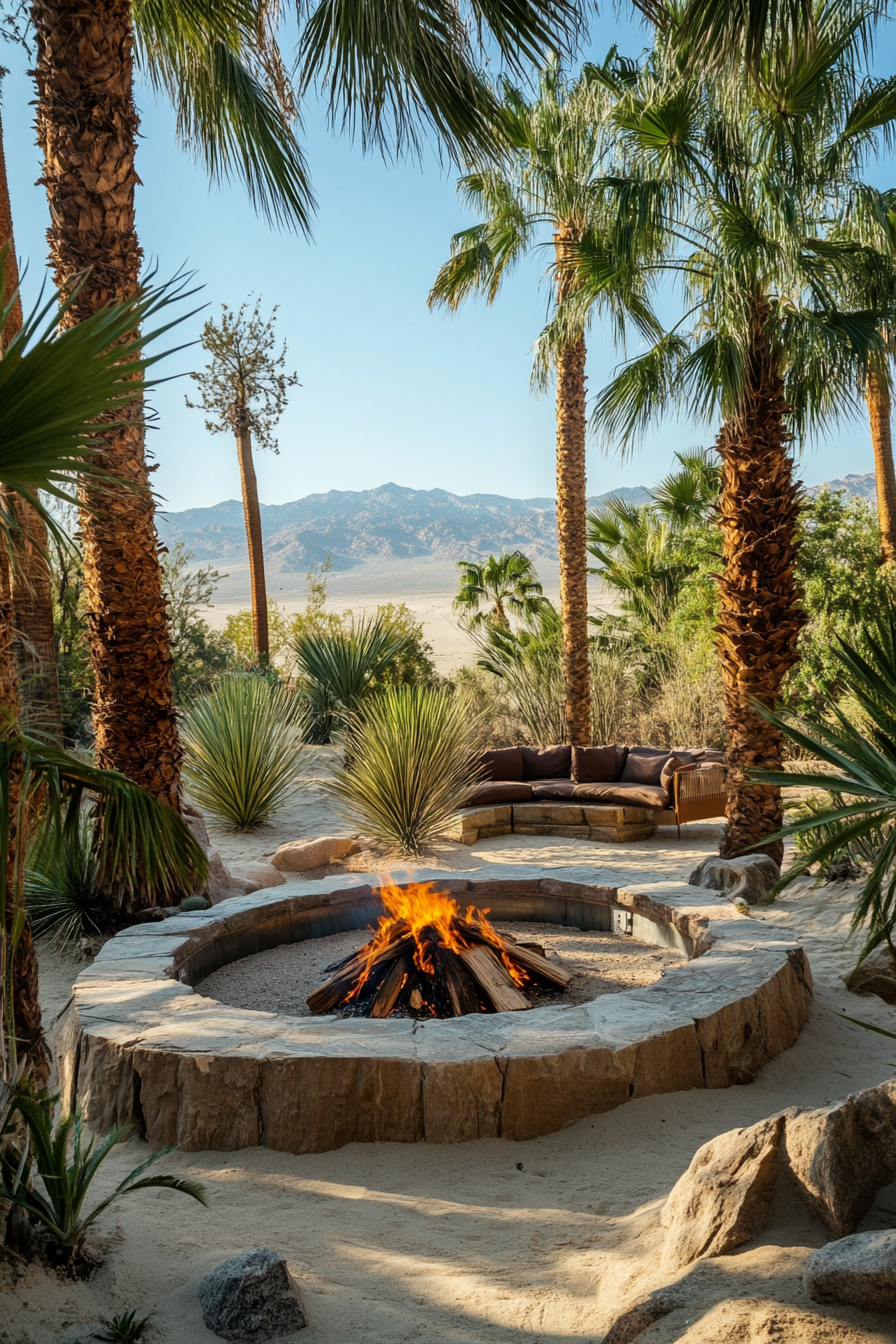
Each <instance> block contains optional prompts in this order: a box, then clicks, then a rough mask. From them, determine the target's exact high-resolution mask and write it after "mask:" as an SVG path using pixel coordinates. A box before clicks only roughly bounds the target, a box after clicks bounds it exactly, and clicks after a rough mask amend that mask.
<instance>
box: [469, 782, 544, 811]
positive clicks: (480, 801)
mask: <svg viewBox="0 0 896 1344" xmlns="http://www.w3.org/2000/svg"><path fill="white" fill-rule="evenodd" d="M531 800H532V786H531V785H530V784H523V783H521V782H517V781H516V780H512V779H501V780H486V781H485V782H484V783H482V784H477V785H476V788H475V789H474V790H473V792H472V793H471V794H470V797H469V798H468V799H467V801H466V802H465V803H464V807H491V806H492V804H493V803H528V802H531Z"/></svg>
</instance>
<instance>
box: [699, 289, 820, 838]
mask: <svg viewBox="0 0 896 1344" xmlns="http://www.w3.org/2000/svg"><path fill="white" fill-rule="evenodd" d="M764 318H765V311H764V310H763V308H762V307H761V306H759V307H757V314H756V318H755V323H754V337H753V349H752V355H751V361H750V368H749V373H748V385H747V388H746V391H745V394H744V404H743V409H742V411H741V413H740V414H739V415H738V416H736V417H733V418H731V419H730V420H728V421H727V422H726V423H725V424H724V425H723V427H722V430H721V433H720V434H719V437H718V439H717V441H716V447H717V448H718V451H719V454H720V456H721V458H722V463H723V466H722V490H721V495H720V499H719V509H720V515H719V525H720V527H721V531H722V556H723V573H722V577H721V578H720V580H719V599H720V601H719V624H718V625H717V626H716V633H717V636H718V648H719V654H720V658H721V666H722V683H723V694H724V710H725V726H726V729H727V732H728V798H727V806H726V812H727V818H728V825H727V828H726V832H725V836H724V838H723V840H722V844H721V847H720V852H721V854H722V855H723V856H724V857H727V858H731V857H734V856H736V855H739V854H744V853H746V852H747V851H748V850H750V847H751V846H752V845H754V844H755V843H756V842H757V841H761V840H762V838H763V837H764V836H766V835H769V834H771V833H772V832H773V831H775V830H777V829H778V828H779V827H780V826H781V825H783V816H784V814H783V807H782V802H781V790H780V789H778V788H775V787H773V786H771V785H769V784H749V783H747V782H746V780H745V777H744V776H745V772H746V771H747V770H750V769H752V768H758V769H765V770H780V769H781V767H782V762H783V740H782V737H781V734H780V732H779V731H778V729H777V728H774V727H773V726H772V725H771V724H770V723H767V722H766V720H765V719H763V718H761V717H760V715H758V714H757V713H756V711H755V710H754V709H753V707H752V704H751V701H752V700H758V701H759V702H760V703H761V704H764V705H768V706H774V705H775V704H776V703H777V701H778V700H779V698H780V693H781V685H782V683H783V681H784V678H785V676H786V675H787V672H788V671H789V670H790V668H791V667H793V665H794V663H795V662H796V661H797V658H798V654H797V637H798V635H799V632H800V629H801V627H802V625H803V624H804V623H805V620H806V617H805V614H804V613H803V611H802V609H801V607H800V604H799V593H798V590H797V587H796V583H795V580H794V563H795V559H796V523H797V515H798V512H799V489H798V487H797V485H796V484H795V482H794V479H793V462H792V459H791V456H790V453H789V451H788V444H789V442H790V438H791V436H790V434H789V433H788V431H787V429H786V425H785V416H786V413H787V405H786V403H785V401H784V385H783V382H782V380H781V378H780V376H779V374H778V372H777V370H776V368H775V367H774V364H773V362H772V359H771V356H770V352H769V347H768V340H767V337H766V336H765V333H764V331H763V320H764ZM762 849H763V850H764V852H765V853H767V854H770V855H771V857H772V858H773V859H775V861H776V862H778V863H780V862H781V859H782V857H783V853H784V847H783V845H782V844H781V842H780V841H777V842H776V843H774V844H772V845H766V846H763V847H762ZM751 852H753V853H756V852H760V851H756V850H752V851H751Z"/></svg>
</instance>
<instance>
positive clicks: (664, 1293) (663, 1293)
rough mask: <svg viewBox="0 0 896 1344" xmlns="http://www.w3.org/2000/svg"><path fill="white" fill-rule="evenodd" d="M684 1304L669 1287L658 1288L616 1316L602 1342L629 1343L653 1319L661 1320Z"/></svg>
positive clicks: (613, 1343)
mask: <svg viewBox="0 0 896 1344" xmlns="http://www.w3.org/2000/svg"><path fill="white" fill-rule="evenodd" d="M681 1306H684V1302H683V1299H682V1298H680V1297H678V1296H676V1294H675V1293H674V1292H673V1291H672V1290H671V1289H669V1288H658V1289H657V1291H656V1292H655V1293H651V1294H650V1295H649V1296H648V1297H645V1298H642V1300H641V1301H640V1302H636V1303H635V1305H634V1306H633V1307H629V1309H628V1311H624V1312H623V1313H622V1315H621V1316H617V1317H616V1319H615V1321H614V1322H613V1324H612V1325H611V1326H610V1328H609V1330H608V1331H607V1333H606V1334H605V1335H604V1337H603V1344H631V1341H632V1340H633V1339H637V1338H638V1335H640V1334H642V1333H643V1332H644V1331H645V1330H646V1329H647V1327H648V1325H653V1323H654V1321H661V1320H662V1318H663V1317H664V1316H668V1315H669V1313H670V1312H672V1311H677V1310H678V1308H679V1307H681Z"/></svg>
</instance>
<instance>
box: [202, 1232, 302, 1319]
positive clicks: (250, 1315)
mask: <svg viewBox="0 0 896 1344" xmlns="http://www.w3.org/2000/svg"><path fill="white" fill-rule="evenodd" d="M199 1301H200V1304H201V1306H202V1319H203V1320H204V1321H205V1324H206V1325H207V1326H208V1328H209V1330H211V1331H213V1332H214V1334H216V1335H220V1336H221V1338H222V1339H231V1340H245V1341H250V1342H251V1341H254V1340H262V1339H272V1338H273V1337H274V1336H276V1335H289V1334H292V1333H293V1331H295V1330H302V1329H303V1328H304V1327H305V1326H306V1325H307V1324H308V1318H307V1317H306V1315H305V1309H304V1307H303V1306H302V1301H301V1298H300V1297H299V1293H298V1289H297V1288H296V1285H295V1283H294V1281H293V1278H292V1275H291V1274H290V1272H289V1269H288V1267H287V1264H286V1261H285V1259H284V1258H283V1256H282V1255H279V1254H278V1253H277V1252H276V1251H269V1250H267V1249H266V1248H265V1247H259V1248H258V1249H257V1250H254V1251H244V1252H243V1253H242V1255H235V1256H234V1257H233V1259H232V1260H225V1262H224V1264H223V1265H219V1266H218V1268H217V1269H213V1270H212V1272H211V1274H209V1275H207V1276H206V1278H204V1279H203V1280H202V1283H201V1284H200V1285H199Z"/></svg>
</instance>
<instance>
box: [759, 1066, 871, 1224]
mask: <svg viewBox="0 0 896 1344" xmlns="http://www.w3.org/2000/svg"><path fill="white" fill-rule="evenodd" d="M785 1115H786V1127H785V1133H784V1143H783V1146H782V1147H783V1155H784V1157H785V1159H786V1162H787V1165H788V1167H789V1169H790V1172H791V1174H792V1176H793V1178H794V1179H795V1180H796V1183H797V1186H798V1188H799V1192H800V1194H801V1195H802V1196H803V1198H804V1199H805V1200H806V1202H807V1203H808V1204H809V1205H810V1206H811V1207H812V1208H813V1209H814V1210H815V1212H816V1213H817V1214H818V1216H819V1218H820V1219H821V1221H822V1222H823V1223H824V1224H825V1226H826V1227H828V1228H829V1229H830V1230H831V1232H833V1233H834V1235H835V1236H837V1237H845V1236H847V1235H848V1234H849V1233H850V1232H854V1231H855V1229H856V1228H857V1227H858V1225H859V1223H860V1222H861V1221H862V1219H863V1218H864V1217H865V1214H866V1213H867V1212H868V1210H869V1209H870V1208H871V1206H872V1204H873V1203H874V1199H875V1196H876V1195H877V1192H878V1190H880V1189H881V1188H882V1187H883V1186H885V1185H889V1183H890V1181H892V1180H893V1179H894V1178H896V1079H892V1080H890V1081H888V1082H885V1083H881V1084H880V1085H879V1086H878V1087H869V1088H867V1089H866V1090H865V1091H863V1092H857V1093H855V1095H854V1096H851V1097H847V1098H846V1100H845V1101H841V1102H838V1103H837V1104H836V1105H834V1106H823V1107H820V1108H819V1109H818V1110H791V1111H787V1112H786V1113H785Z"/></svg>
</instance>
